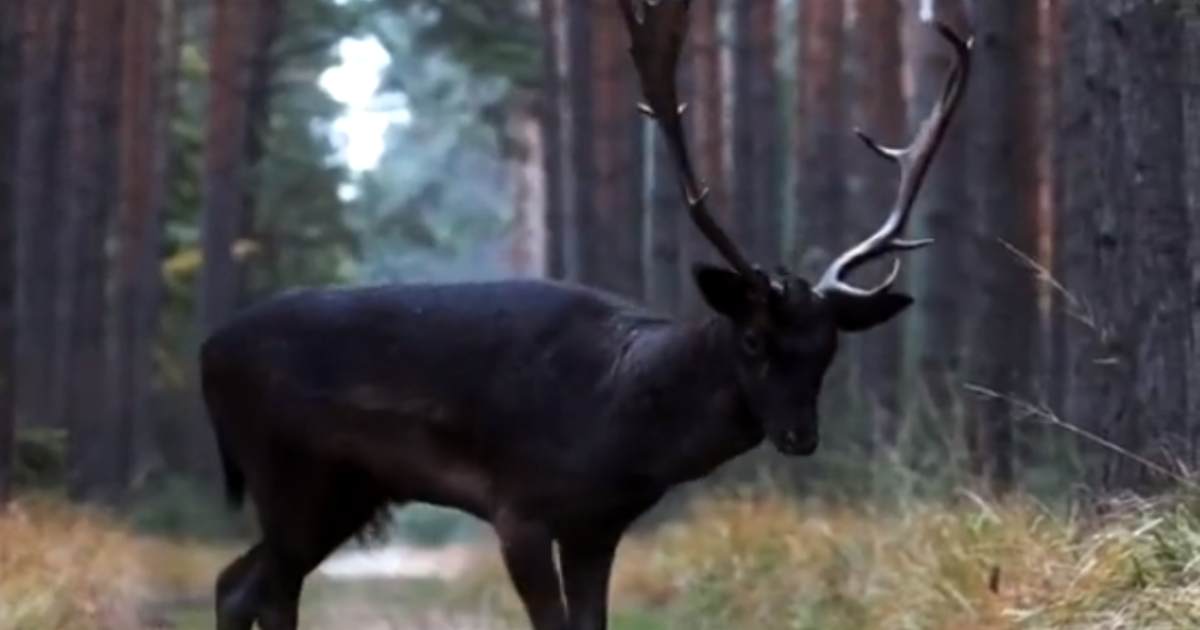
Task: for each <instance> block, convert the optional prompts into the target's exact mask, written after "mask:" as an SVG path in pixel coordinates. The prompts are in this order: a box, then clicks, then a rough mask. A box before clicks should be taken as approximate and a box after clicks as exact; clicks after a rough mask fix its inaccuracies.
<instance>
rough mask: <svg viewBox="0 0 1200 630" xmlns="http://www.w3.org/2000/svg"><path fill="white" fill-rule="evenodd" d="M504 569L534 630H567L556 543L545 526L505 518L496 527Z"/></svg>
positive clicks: (520, 519)
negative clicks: (556, 562) (555, 548)
mask: <svg viewBox="0 0 1200 630" xmlns="http://www.w3.org/2000/svg"><path fill="white" fill-rule="evenodd" d="M494 525H495V527H496V533H497V535H499V537H500V547H501V551H502V553H503V555H504V565H505V567H506V568H507V569H508V575H509V577H510V578H512V582H513V586H515V587H516V589H517V594H518V595H519V596H520V597H521V603H523V604H524V605H525V611H526V612H527V613H529V620H530V622H531V623H532V624H533V628H534V630H565V629H566V628H567V611H566V607H565V606H564V604H563V599H562V589H561V583H560V581H559V577H558V571H557V570H556V569H555V567H554V539H553V538H552V537H551V535H550V530H549V528H548V527H546V525H545V524H544V523H540V522H537V521H534V520H526V519H523V518H520V517H517V516H515V515H503V516H501V517H500V518H498V519H496V522H495V523H494Z"/></svg>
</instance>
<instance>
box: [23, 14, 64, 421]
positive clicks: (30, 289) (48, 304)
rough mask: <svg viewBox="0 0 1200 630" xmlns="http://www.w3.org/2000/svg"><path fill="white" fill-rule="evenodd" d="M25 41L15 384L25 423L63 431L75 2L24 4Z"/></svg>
mask: <svg viewBox="0 0 1200 630" xmlns="http://www.w3.org/2000/svg"><path fill="white" fill-rule="evenodd" d="M23 6H24V9H25V11H24V14H23V15H22V21H23V26H24V28H23V31H24V34H25V38H24V41H22V42H21V60H22V83H21V87H20V90H21V94H20V99H19V100H20V103H19V110H20V113H19V119H20V120H21V126H20V128H19V129H18V131H17V138H16V141H17V156H16V166H15V171H14V173H15V174H14V177H13V193H12V194H13V197H14V204H13V207H14V209H15V212H16V217H17V293H16V326H17V329H18V330H19V331H21V332H20V334H19V335H18V336H17V340H16V361H15V364H16V365H20V366H21V374H20V378H19V379H17V382H16V383H15V385H16V392H15V395H16V408H17V412H16V414H17V419H18V422H19V423H25V424H33V425H38V426H56V427H57V426H62V424H63V409H62V402H63V400H64V398H65V392H64V391H63V390H62V382H61V381H56V380H55V378H54V363H55V361H54V358H55V357H56V356H57V355H58V354H59V348H60V347H62V346H65V339H63V338H62V337H61V335H60V334H59V333H60V330H59V327H58V326H56V323H57V321H56V319H57V318H56V317H55V313H56V310H57V309H56V306H55V302H56V291H55V287H56V280H57V278H58V268H59V266H60V261H59V257H60V254H63V253H65V252H62V251H61V249H60V247H59V243H58V242H57V237H56V230H57V229H58V228H59V226H60V223H61V219H62V214H61V213H60V212H61V205H62V203H63V198H62V197H63V195H62V191H61V189H60V186H59V185H58V176H59V171H60V166H59V165H60V163H61V161H62V158H63V155H62V154H63V149H62V148H61V147H63V146H64V139H63V138H64V134H63V124H64V123H63V101H64V95H65V89H66V83H67V81H66V80H67V75H66V69H67V68H68V65H69V63H68V54H69V43H70V27H71V20H70V17H71V13H72V11H73V6H74V2H73V1H72V0H44V1H38V2H28V3H24V4H23Z"/></svg>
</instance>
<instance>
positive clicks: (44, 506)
mask: <svg viewBox="0 0 1200 630" xmlns="http://www.w3.org/2000/svg"><path fill="white" fill-rule="evenodd" d="M222 557H223V555H222V554H221V553H220V552H217V551H214V550H213V549H211V548H205V547H200V546H194V545H189V544H186V543H180V542H170V541H166V540H162V539H154V538H145V537H138V536H135V535H134V534H132V533H131V532H130V531H129V530H128V529H126V528H125V527H123V526H122V525H121V524H120V523H118V522H116V521H114V520H113V519H111V518H110V517H108V516H106V515H104V514H102V513H99V512H95V511H91V510H87V509H81V508H76V507H66V506H63V505H61V504H59V503H56V502H54V501H52V500H48V499H31V500H25V501H22V502H19V503H16V504H14V505H11V506H9V507H8V508H6V509H3V510H0V628H3V629H4V630H99V629H104V630H108V629H114V630H115V629H122V630H134V629H137V628H142V627H147V626H152V625H154V622H155V620H154V619H153V614H152V611H149V610H147V609H146V608H144V606H145V605H146V604H147V603H149V602H151V601H154V600H158V599H160V598H167V597H172V596H174V595H176V594H181V593H195V592H203V591H205V590H207V589H208V588H209V584H210V581H211V578H212V576H213V575H215V571H216V567H217V566H218V565H219V560H220V559H222Z"/></svg>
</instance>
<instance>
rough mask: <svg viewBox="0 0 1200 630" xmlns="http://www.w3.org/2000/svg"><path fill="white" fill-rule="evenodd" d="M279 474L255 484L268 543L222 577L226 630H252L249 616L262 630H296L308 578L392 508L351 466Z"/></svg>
mask: <svg viewBox="0 0 1200 630" xmlns="http://www.w3.org/2000/svg"><path fill="white" fill-rule="evenodd" d="M272 470H273V474H272V475H271V477H272V479H271V480H270V481H271V483H265V482H266V481H267V480H265V479H248V481H249V485H250V494H251V497H252V498H253V500H254V503H255V505H256V507H257V510H258V518H259V522H260V525H261V528H262V541H261V542H260V543H259V544H258V545H256V546H255V548H254V549H253V550H252V551H251V552H250V553H248V554H247V555H246V556H243V557H242V558H240V559H239V560H237V561H235V562H234V563H233V564H232V565H230V567H229V568H228V569H226V571H225V573H223V574H222V580H221V581H220V583H221V584H222V585H223V586H225V592H224V595H225V596H224V598H222V599H223V603H224V604H225V606H222V601H220V600H219V603H218V610H228V613H227V614H226V617H225V618H224V619H227V620H228V625H227V626H223V625H218V629H219V630H248V628H249V626H246V625H244V624H245V620H246V619H247V618H250V619H252V620H257V621H258V624H259V627H260V628H261V629H262V630H296V627H297V624H298V623H299V608H300V593H301V590H302V588H303V584H304V578H305V577H306V576H307V575H308V574H309V573H310V572H311V571H312V570H313V569H315V568H316V567H317V565H318V564H320V563H321V561H322V560H324V559H325V558H326V557H327V556H328V555H329V554H330V553H332V552H333V551H334V550H335V549H337V547H339V546H340V545H341V544H342V543H344V542H346V541H347V540H348V539H349V538H351V537H352V536H354V535H355V534H356V533H358V532H359V531H361V530H362V529H363V527H364V526H366V525H367V524H368V523H370V522H371V521H372V520H373V519H374V518H375V517H376V516H377V515H378V513H379V511H380V510H382V509H384V508H385V507H386V506H387V505H388V503H389V502H388V500H387V498H386V497H385V496H384V495H383V494H381V493H379V492H377V491H376V490H375V486H374V485H373V484H372V483H371V482H370V480H369V479H368V478H365V477H364V476H363V475H360V474H357V473H356V472H355V471H352V470H350V469H348V468H345V467H341V466H337V465H332V464H321V463H312V462H308V463H306V464H305V465H296V466H282V467H280V466H275V467H273V468H272ZM226 582H227V583H228V584H226ZM218 592H219V595H218V596H219V598H220V596H221V588H220V587H219V589H218ZM248 611H252V612H248ZM238 624H243V625H238Z"/></svg>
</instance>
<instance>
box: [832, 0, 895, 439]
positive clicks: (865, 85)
mask: <svg viewBox="0 0 1200 630" xmlns="http://www.w3.org/2000/svg"><path fill="white" fill-rule="evenodd" d="M854 33H855V38H854V39H855V42H854V48H855V50H856V52H857V54H858V56H859V57H860V58H861V59H862V66H861V69H860V72H859V73H858V75H857V76H856V77H855V81H854V83H855V86H854V89H853V96H852V97H851V100H852V101H853V102H854V103H855V107H856V109H857V110H858V112H857V113H858V115H857V118H858V119H859V124H858V126H859V127H861V128H862V129H864V130H867V131H868V132H869V133H870V134H871V135H872V136H873V137H874V138H876V139H878V140H880V141H881V142H884V143H885V144H889V145H892V146H901V145H903V144H904V142H905V131H906V128H907V125H906V113H907V110H906V108H905V101H904V95H903V94H902V92H901V87H900V78H901V77H900V72H901V69H902V68H903V65H904V64H903V59H904V54H903V51H902V49H901V46H900V4H899V3H898V2H892V1H888V2H860V3H859V6H858V16H857V20H856V22H855V29H854ZM839 131H841V132H842V133H845V130H844V129H842V130H839ZM853 156H854V158H853V160H851V163H852V164H853V170H854V174H855V176H856V178H857V179H858V180H859V182H858V186H856V187H855V190H854V193H853V195H852V197H851V201H850V207H851V208H852V209H853V215H852V216H853V217H854V219H855V220H854V225H855V236H854V239H857V238H864V237H866V236H867V235H869V234H871V233H872V232H874V231H875V230H876V229H878V228H879V225H880V224H881V223H882V222H883V220H884V218H885V217H886V216H887V212H888V210H889V209H890V208H891V206H892V202H893V200H894V199H895V196H896V184H895V181H896V167H895V165H893V164H890V163H888V162H886V161H884V160H881V159H879V156H877V155H874V154H873V152H871V151H867V150H866V149H861V150H859V151H857V152H855V153H854V154H853ZM854 239H852V240H854ZM883 266H884V265H882V264H877V265H875V267H876V268H877V271H876V272H874V273H870V274H861V273H860V277H864V279H863V280H861V282H863V283H864V284H867V285H871V284H877V283H878V282H879V281H882V280H883V275H884V273H885V272H886V270H885V269H882V267H883ZM868 276H869V277H870V279H866V277H868ZM906 277H907V274H906ZM903 340H904V327H903V325H902V324H901V323H899V322H897V323H893V324H891V325H888V326H881V327H879V328H877V329H875V330H872V331H869V332H866V333H864V334H862V335H859V337H858V338H857V339H856V340H855V348H856V349H857V350H858V352H857V353H856V355H857V360H856V362H855V363H856V367H857V372H858V378H857V379H856V380H857V383H858V386H859V387H858V390H859V392H860V393H861V395H862V396H863V397H864V398H865V405H864V407H865V414H864V417H865V419H866V420H867V422H868V423H869V425H868V426H869V427H870V428H871V431H872V433H873V434H874V436H875V439H876V441H877V442H878V445H879V446H883V447H887V446H891V445H893V444H894V443H895V440H896V436H897V433H898V431H899V419H900V400H899V388H900V382H899V381H900V374H901V369H900V366H901V360H902V358H903V350H904V349H903Z"/></svg>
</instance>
